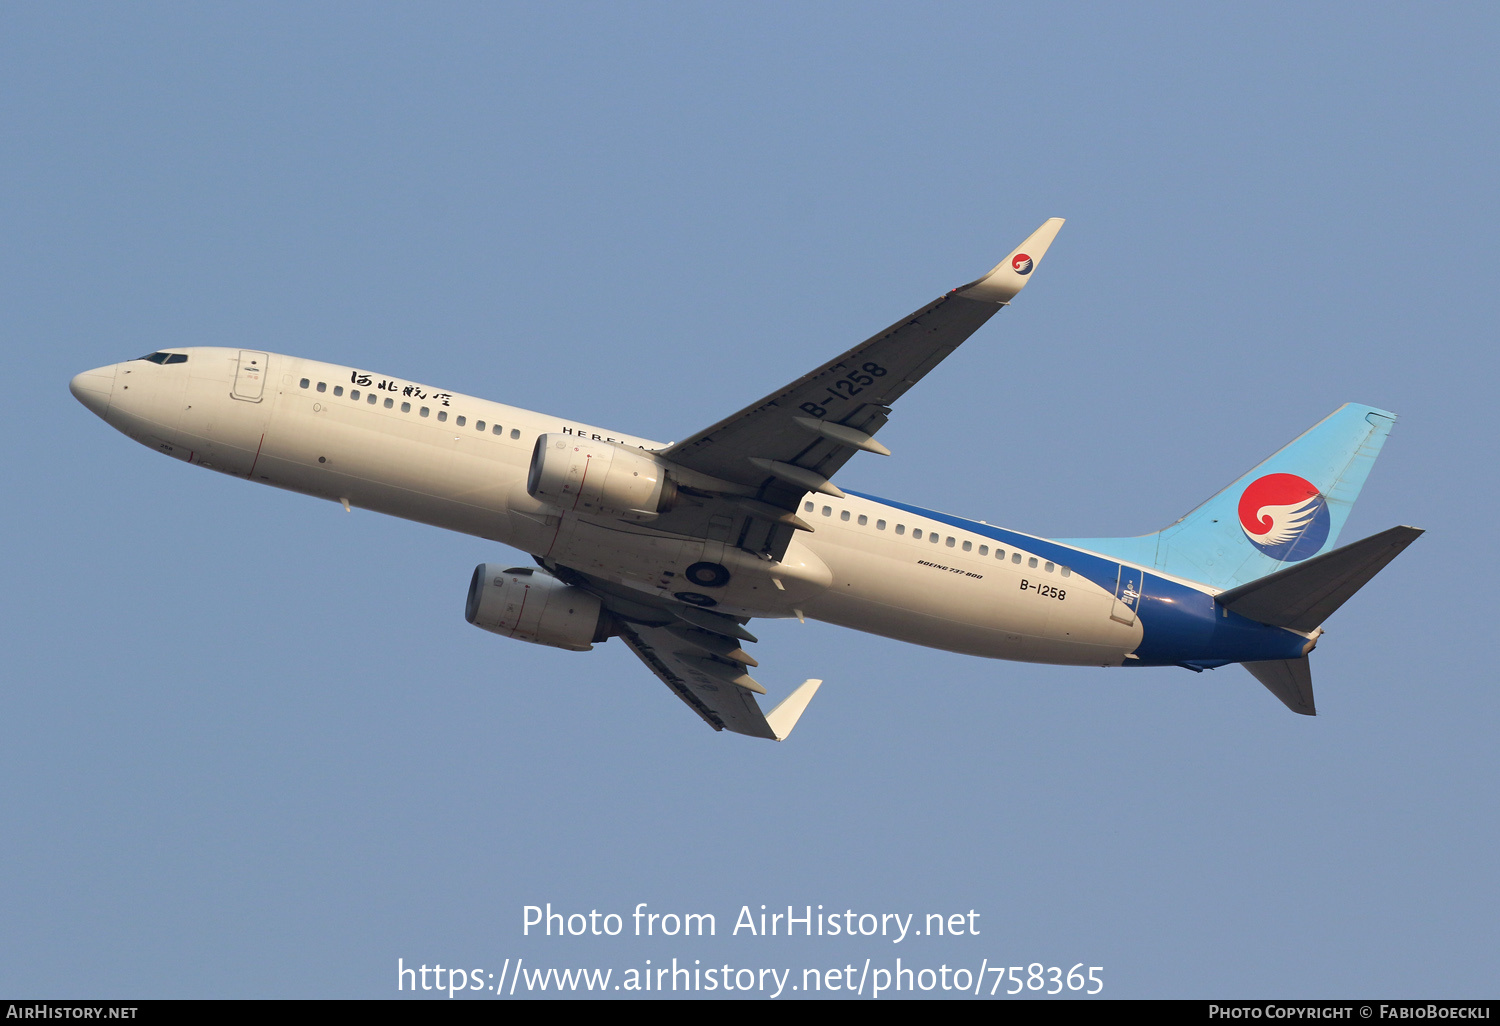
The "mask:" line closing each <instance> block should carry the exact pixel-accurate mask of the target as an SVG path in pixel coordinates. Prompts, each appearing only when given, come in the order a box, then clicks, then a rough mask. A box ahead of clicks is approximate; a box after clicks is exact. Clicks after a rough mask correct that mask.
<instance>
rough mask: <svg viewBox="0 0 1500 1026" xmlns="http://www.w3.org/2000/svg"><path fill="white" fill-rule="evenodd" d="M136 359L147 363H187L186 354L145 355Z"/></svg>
mask: <svg viewBox="0 0 1500 1026" xmlns="http://www.w3.org/2000/svg"><path fill="white" fill-rule="evenodd" d="M137 359H140V360H145V361H147V362H149V363H187V353H147V354H146V355H145V356H141V357H137Z"/></svg>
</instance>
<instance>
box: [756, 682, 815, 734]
mask: <svg viewBox="0 0 1500 1026" xmlns="http://www.w3.org/2000/svg"><path fill="white" fill-rule="evenodd" d="M822 683H823V682H822V681H821V680H816V679H808V680H805V681H803V682H802V683H801V684H800V685H799V686H798V688H797V690H796V691H793V692H792V693H791V694H790V695H787V696H786V697H785V698H783V699H782V700H781V704H780V705H778V706H777V707H776V708H774V709H772V710H771V711H770V712H768V713H766V722H767V723H768V724H770V726H771V733H773V734H775V735H776V740H778V741H785V740H786V739H787V738H788V737H789V736H791V733H792V728H793V727H795V726H796V725H797V721H798V720H799V719H801V718H802V712H803V710H804V709H806V708H807V703H808V702H811V701H812V696H813V695H815V694H817V693H818V686H819V685H820V684H822Z"/></svg>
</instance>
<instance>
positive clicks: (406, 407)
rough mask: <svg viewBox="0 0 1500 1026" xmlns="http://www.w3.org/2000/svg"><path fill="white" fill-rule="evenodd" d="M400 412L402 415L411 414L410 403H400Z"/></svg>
mask: <svg viewBox="0 0 1500 1026" xmlns="http://www.w3.org/2000/svg"><path fill="white" fill-rule="evenodd" d="M401 412H402V413H410V412H411V403H402V404H401Z"/></svg>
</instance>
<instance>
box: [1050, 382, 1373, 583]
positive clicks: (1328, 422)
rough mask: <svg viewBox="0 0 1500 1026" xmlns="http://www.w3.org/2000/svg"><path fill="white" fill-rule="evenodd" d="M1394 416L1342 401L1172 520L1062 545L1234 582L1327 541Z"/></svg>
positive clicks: (1332, 540) (1333, 538)
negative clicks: (1141, 531)
mask: <svg viewBox="0 0 1500 1026" xmlns="http://www.w3.org/2000/svg"><path fill="white" fill-rule="evenodd" d="M1395 420H1396V415H1395V414H1394V413H1387V412H1385V411H1384V410H1377V409H1375V408H1374V407H1373V406H1360V405H1358V404H1357V403H1346V404H1345V405H1343V406H1340V407H1339V408H1338V409H1337V410H1334V411H1333V413H1331V414H1329V415H1328V416H1327V417H1325V418H1324V419H1323V420H1322V421H1320V422H1319V423H1318V424H1316V425H1314V426H1313V427H1312V428H1310V429H1309V430H1307V431H1306V432H1304V433H1303V434H1302V435H1301V436H1300V437H1299V438H1297V439H1296V440H1295V441H1293V442H1292V443H1291V444H1289V445H1287V446H1286V447H1285V448H1283V449H1282V450H1281V451H1280V452H1277V453H1276V454H1275V455H1274V456H1272V457H1271V458H1270V459H1268V460H1266V461H1265V462H1263V463H1262V464H1261V465H1260V466H1258V467H1256V468H1255V469H1254V470H1252V471H1250V472H1249V473H1248V474H1245V475H1244V476H1243V477H1241V478H1240V479H1239V480H1237V481H1235V482H1234V484H1232V485H1230V486H1229V487H1228V488H1226V489H1224V490H1223V491H1222V492H1220V493H1219V494H1218V495H1215V496H1214V497H1213V498H1212V499H1209V500H1208V501H1207V502H1205V503H1204V504H1203V505H1201V506H1199V507H1198V508H1197V509H1195V510H1193V511H1192V512H1191V513H1189V514H1188V515H1187V516H1185V517H1183V518H1182V519H1181V520H1179V521H1177V522H1176V523H1175V524H1173V525H1172V526H1171V527H1168V528H1166V529H1165V530H1162V531H1158V532H1156V533H1155V534H1146V535H1142V536H1140V537H1138V538H1078V539H1068V540H1066V541H1065V542H1064V544H1067V545H1075V546H1077V547H1078V548H1081V549H1089V550H1091V551H1093V552H1098V553H1100V554H1102V555H1106V556H1113V557H1114V558H1116V559H1122V560H1127V561H1129V562H1132V563H1138V564H1140V565H1142V566H1147V567H1155V568H1156V569H1158V570H1162V571H1164V572H1166V573H1169V574H1173V575H1175V576H1178V577H1185V578H1187V579H1189V580H1193V581H1202V582H1203V583H1205V584H1209V585H1212V586H1214V587H1216V588H1233V587H1235V586H1236V585H1240V584H1247V583H1249V582H1250V581H1253V580H1255V579H1256V578H1259V577H1264V576H1265V575H1266V574H1269V573H1273V572H1275V571H1276V570H1279V569H1281V568H1282V567H1284V566H1286V565H1288V564H1290V563H1297V562H1300V561H1302V560H1304V559H1307V558H1309V557H1311V556H1316V555H1317V554H1318V553H1320V552H1326V551H1328V550H1329V549H1331V548H1333V547H1334V546H1335V544H1336V543H1337V541H1338V536H1339V531H1340V530H1342V529H1343V526H1344V521H1345V520H1347V519H1348V517H1349V510H1350V509H1351V508H1352V507H1353V506H1354V500H1355V499H1357V498H1359V490H1360V488H1361V487H1363V486H1364V483H1365V478H1366V477H1368V476H1369V473H1370V468H1371V467H1372V466H1373V465H1374V463H1375V457H1376V456H1378V455H1380V447H1381V446H1382V445H1383V444H1385V436H1386V435H1388V434H1390V431H1391V426H1392V425H1393V424H1394V423H1395Z"/></svg>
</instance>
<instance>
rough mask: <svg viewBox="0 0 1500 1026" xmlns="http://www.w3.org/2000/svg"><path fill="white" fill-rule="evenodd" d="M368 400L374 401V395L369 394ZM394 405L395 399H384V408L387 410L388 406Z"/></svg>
mask: <svg viewBox="0 0 1500 1026" xmlns="http://www.w3.org/2000/svg"><path fill="white" fill-rule="evenodd" d="M370 401H371V402H374V401H375V397H374V396H371V397H370ZM395 405H396V400H394V399H387V400H386V401H385V408H386V409H388V410H389V409H390V408H391V407H392V406H395Z"/></svg>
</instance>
